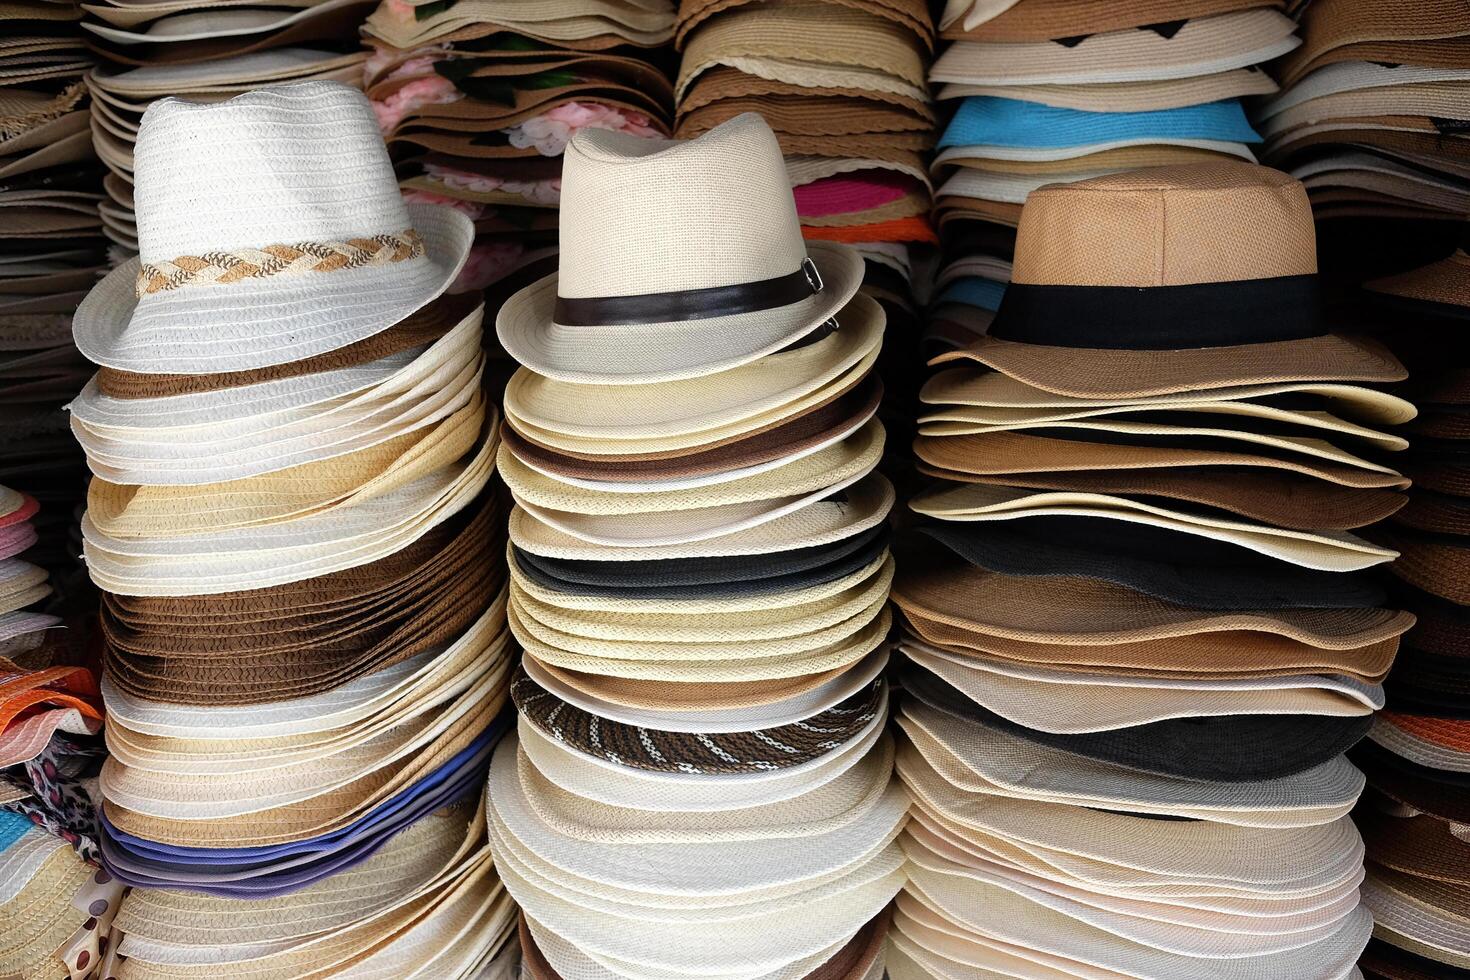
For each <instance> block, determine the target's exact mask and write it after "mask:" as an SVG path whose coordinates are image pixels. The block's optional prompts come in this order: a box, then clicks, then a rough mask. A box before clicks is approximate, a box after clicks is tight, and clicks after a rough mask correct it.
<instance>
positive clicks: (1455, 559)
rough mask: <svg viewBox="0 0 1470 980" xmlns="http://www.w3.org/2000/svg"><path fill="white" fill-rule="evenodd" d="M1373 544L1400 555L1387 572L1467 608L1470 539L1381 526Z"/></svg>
mask: <svg viewBox="0 0 1470 980" xmlns="http://www.w3.org/2000/svg"><path fill="white" fill-rule="evenodd" d="M1372 537H1373V538H1374V540H1375V541H1379V542H1382V543H1383V544H1385V545H1387V546H1388V547H1390V548H1394V549H1396V550H1397V551H1398V552H1399V557H1398V558H1397V559H1396V560H1395V561H1394V562H1393V564H1391V565H1390V566H1389V571H1391V572H1393V574H1394V575H1395V576H1397V577H1398V578H1400V579H1402V580H1403V581H1405V582H1408V583H1409V584H1410V585H1412V586H1414V587H1415V588H1418V589H1422V590H1424V591H1425V592H1428V593H1429V594H1430V595H1437V596H1439V597H1440V598H1441V599H1448V600H1449V601H1451V602H1453V603H1457V604H1458V605H1462V606H1466V605H1470V538H1460V537H1450V536H1440V535H1430V534H1424V533H1421V532H1415V531H1407V530H1398V529H1395V528H1389V527H1382V528H1377V529H1375V530H1374V531H1373V532H1372Z"/></svg>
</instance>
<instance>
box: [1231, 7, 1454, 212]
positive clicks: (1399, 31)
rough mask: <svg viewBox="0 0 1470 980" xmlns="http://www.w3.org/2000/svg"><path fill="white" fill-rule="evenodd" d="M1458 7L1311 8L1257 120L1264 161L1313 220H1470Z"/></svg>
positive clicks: (1304, 17) (1305, 10)
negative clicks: (1308, 201)
mask: <svg viewBox="0 0 1470 980" xmlns="http://www.w3.org/2000/svg"><path fill="white" fill-rule="evenodd" d="M1466 13H1467V12H1466V10H1465V5H1464V4H1463V3H1458V2H1455V0H1424V2H1419V0H1396V2H1382V3H1363V2H1361V0H1313V2H1312V3H1310V4H1308V5H1306V7H1305V9H1304V10H1303V12H1302V15H1301V18H1302V21H1301V28H1302V38H1303V41H1304V43H1303V44H1302V46H1301V47H1300V48H1298V49H1297V50H1296V51H1293V52H1292V53H1291V54H1289V55H1287V56H1286V57H1285V58H1283V59H1282V60H1281V61H1280V62H1279V63H1278V64H1277V65H1275V66H1274V68H1273V70H1274V71H1275V72H1276V74H1277V77H1278V79H1279V80H1280V82H1281V85H1282V88H1283V91H1282V93H1281V94H1280V95H1279V96H1276V97H1275V98H1273V99H1270V100H1268V101H1267V102H1265V103H1264V104H1263V105H1262V106H1260V107H1259V108H1258V110H1257V116H1256V119H1257V128H1259V129H1260V131H1261V133H1262V135H1263V136H1265V137H1266V145H1265V148H1264V150H1263V155H1262V159H1263V160H1265V161H1266V162H1267V163H1270V164H1271V165H1272V166H1276V167H1280V168H1282V169H1283V170H1287V171H1289V172H1290V173H1291V174H1292V176H1294V177H1296V178H1298V179H1299V180H1301V181H1302V183H1303V184H1305V185H1306V187H1307V192H1308V193H1309V194H1310V195H1311V196H1312V206H1313V207H1314V208H1315V209H1316V212H1317V216H1318V217H1319V218H1330V217H1341V216H1349V217H1364V216H1366V217H1379V218H1381V217H1389V218H1411V219H1412V218H1428V219H1436V220H1441V221H1442V220H1445V219H1447V218H1448V219H1451V220H1464V219H1465V218H1466V217H1467V216H1470V136H1467V133H1466V129H1467V126H1470V17H1467V16H1466Z"/></svg>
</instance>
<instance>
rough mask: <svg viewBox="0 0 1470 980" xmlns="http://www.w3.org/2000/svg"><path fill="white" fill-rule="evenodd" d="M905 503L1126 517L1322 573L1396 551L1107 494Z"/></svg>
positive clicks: (955, 497) (965, 492)
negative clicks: (1244, 549) (1246, 549)
mask: <svg viewBox="0 0 1470 980" xmlns="http://www.w3.org/2000/svg"><path fill="white" fill-rule="evenodd" d="M910 507H912V508H913V509H914V510H915V511H917V512H918V513H920V514H925V515H928V516H931V517H937V518H939V519H941V520H954V521H985V520H1010V519H1019V518H1024V517H1045V516H1052V517H1092V518H1102V519H1110V520H1121V521H1129V522H1133V523H1138V524H1146V525H1149V526H1152V527H1158V528H1165V529H1168V530H1171V531H1182V532H1184V533H1187V534H1197V535H1200V536H1201V537H1205V538H1210V539H1213V540H1216V541H1223V542H1226V543H1228V544H1233V545H1238V546H1240V547H1244V548H1248V549H1250V550H1252V551H1256V552H1259V553H1261V554H1265V555H1270V556H1271V557H1273V558H1279V559H1282V560H1283V561H1287V562H1290V563H1292V564H1294V565H1301V566H1303V567H1306V568H1315V569H1319V570H1322V571H1334V572H1347V571H1359V570H1362V569H1364V568H1370V567H1372V566H1374V565H1380V564H1384V563H1386V562H1390V561H1393V560H1394V558H1396V557H1398V554H1399V553H1398V552H1397V551H1395V550H1393V549H1392V548H1385V547H1381V546H1379V545H1377V544H1374V543H1372V542H1369V541H1366V540H1364V539H1362V538H1359V537H1357V536H1356V535H1353V534H1350V533H1348V532H1345V531H1326V532H1317V531H1297V530H1285V529H1282V528H1276V527H1272V526H1271V525H1268V524H1252V523H1247V522H1242V521H1235V520H1230V519H1226V518H1220V517H1216V516H1214V515H1210V514H1205V513H1198V512H1191V511H1188V510H1175V509H1172V508H1167V507H1160V506H1156V505H1153V504H1149V503H1144V502H1142V501H1137V500H1134V499H1132V498H1131V497H1119V496H1111V495H1107V494H1084V493H1076V492H1063V491H1046V490H1021V489H1015V488H1011V487H1003V486H992V485H988V484H983V483H964V484H960V485H958V486H955V487H951V488H946V487H940V488H938V489H936V490H933V491H930V492H928V493H926V494H924V495H921V496H919V497H917V498H916V499H915V500H913V501H912V502H911V503H910Z"/></svg>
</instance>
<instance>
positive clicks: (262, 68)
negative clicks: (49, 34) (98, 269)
mask: <svg viewBox="0 0 1470 980" xmlns="http://www.w3.org/2000/svg"><path fill="white" fill-rule="evenodd" d="M82 6H83V10H84V11H85V17H84V20H83V22H82V27H83V28H84V32H85V34H86V36H87V37H88V39H89V44H90V46H91V48H92V53H93V55H94V57H95V59H96V61H97V67H95V68H93V70H92V71H91V72H90V73H88V75H87V87H88V89H90V91H91V93H92V99H93V104H94V106H95V109H94V111H93V114H92V141H93V143H94V144H95V146H96V151H97V156H99V157H101V159H102V162H103V163H105V164H106V165H107V170H108V173H107V177H106V180H105V182H104V183H105V187H106V191H107V197H106V200H105V201H104V202H103V204H102V208H101V211H102V221H103V224H104V226H105V227H104V230H105V232H106V234H107V237H108V239H109V240H110V241H111V243H112V245H113V259H114V263H113V264H116V263H118V262H121V261H123V260H125V259H126V258H128V257H129V256H132V255H136V254H137V253H138V228H137V222H136V219H135V217H134V210H135V204H134V200H133V144H134V142H135V141H136V140H137V137H138V124H139V121H140V120H141V119H142V117H143V113H144V111H145V110H146V109H147V108H148V106H149V105H151V104H152V103H153V102H154V101H156V100H158V99H161V98H164V97H167V96H178V97H180V98H185V99H188V100H189V101H191V102H221V101H223V100H225V99H228V98H231V97H232V96H235V95H239V94H241V93H244V92H249V91H252V90H254V89H259V88H267V87H270V86H273V85H283V84H289V83H291V82H297V81H304V80H308V79H321V80H332V81H339V82H345V83H347V84H350V85H354V86H358V87H361V79H362V62H363V59H364V58H365V55H364V54H363V52H361V51H360V50H358V46H357V28H358V25H359V24H360V23H361V21H362V18H363V17H365V16H367V12H368V10H369V9H371V0H274V2H272V0H266V2H264V3H254V2H252V3H250V4H248V5H246V4H241V3H235V2H229V0H226V2H223V3H220V2H200V0H143V2H136V0H116V2H111V0H103V2H99V3H86V4H83V5H82Z"/></svg>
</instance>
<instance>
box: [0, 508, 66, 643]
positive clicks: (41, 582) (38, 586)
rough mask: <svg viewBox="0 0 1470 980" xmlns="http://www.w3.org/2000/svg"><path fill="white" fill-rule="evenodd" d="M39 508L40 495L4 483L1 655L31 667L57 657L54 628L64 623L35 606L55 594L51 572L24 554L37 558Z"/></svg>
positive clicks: (0, 526)
mask: <svg viewBox="0 0 1470 980" xmlns="http://www.w3.org/2000/svg"><path fill="white" fill-rule="evenodd" d="M39 510H40V504H39V503H37V501H36V498H34V497H32V496H30V495H29V494H24V493H20V492H18V491H15V490H12V489H11V488H10V487H6V486H0V656H3V657H7V658H10V659H12V660H19V661H21V662H22V663H24V664H26V665H28V666H47V665H49V663H50V662H51V661H52V660H53V659H55V649H56V646H57V642H56V638H55V637H54V635H53V634H52V632H51V631H53V630H55V628H56V627H58V626H60V625H61V620H60V619H59V618H58V617H56V616H52V615H49V614H47V613H42V612H36V611H34V610H33V608H32V607H34V606H36V605H37V604H38V603H42V602H45V601H46V600H47V599H48V598H50V597H51V594H52V587H51V583H50V580H49V579H50V577H49V575H48V574H47V571H46V569H45V568H42V567H40V566H38V565H36V564H34V563H33V561H28V560H26V559H23V558H21V557H20V556H21V555H22V554H25V555H26V558H31V559H34V558H35V557H36V552H37V547H36V546H37V543H38V541H39V539H40V535H39V533H38V532H37V529H36V524H35V519H36V516H37V512H38V511H39Z"/></svg>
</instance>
